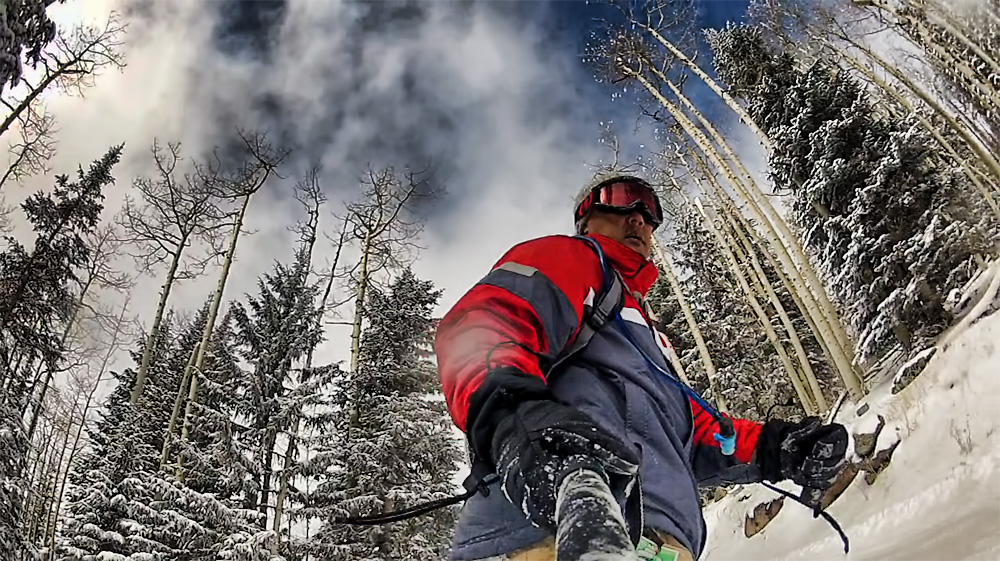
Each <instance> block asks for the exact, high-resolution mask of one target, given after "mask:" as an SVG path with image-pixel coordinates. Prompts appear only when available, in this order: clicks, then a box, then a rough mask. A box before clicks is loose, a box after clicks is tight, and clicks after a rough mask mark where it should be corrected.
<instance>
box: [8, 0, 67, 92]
mask: <svg viewBox="0 0 1000 561" xmlns="http://www.w3.org/2000/svg"><path fill="white" fill-rule="evenodd" d="M54 2H55V0H5V1H4V3H3V8H2V9H0V91H3V89H4V88H5V87H7V86H8V85H10V86H14V85H16V84H17V83H18V82H19V81H20V80H21V75H22V73H23V69H24V64H25V63H27V64H30V65H32V66H34V65H36V64H38V63H39V62H40V61H41V60H42V50H43V49H44V48H45V46H46V45H48V44H49V43H50V42H51V41H52V40H53V39H55V38H56V24H55V23H53V22H52V20H51V19H49V16H48V14H46V13H45V10H46V8H48V7H49V5H51V4H53V3H54Z"/></svg>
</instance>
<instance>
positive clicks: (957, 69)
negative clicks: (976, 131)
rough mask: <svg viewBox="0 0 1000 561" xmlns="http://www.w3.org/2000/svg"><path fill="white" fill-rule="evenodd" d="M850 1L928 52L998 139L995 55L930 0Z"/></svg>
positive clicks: (999, 76)
mask: <svg viewBox="0 0 1000 561" xmlns="http://www.w3.org/2000/svg"><path fill="white" fill-rule="evenodd" d="M851 4H853V5H854V6H858V7H863V8H866V9H871V10H875V11H876V13H877V14H878V15H879V16H880V17H881V19H882V21H890V20H891V23H893V25H894V27H895V28H896V30H897V31H898V32H899V34H900V35H902V36H904V37H907V38H908V39H910V40H911V41H912V42H913V43H914V44H916V45H918V46H919V47H921V48H922V49H923V50H924V52H925V53H927V55H928V57H927V59H928V61H930V62H931V63H932V64H933V65H934V66H935V68H936V70H937V72H938V73H939V74H940V75H942V76H944V77H946V78H947V79H948V80H949V81H950V82H951V84H952V85H953V87H954V88H955V89H956V90H960V91H961V93H962V94H963V95H964V96H966V97H967V98H968V99H969V100H970V101H971V102H972V104H973V105H974V106H975V107H976V109H977V110H978V111H980V112H981V114H982V117H983V119H984V124H985V126H986V127H988V128H989V133H990V135H991V137H992V138H991V140H992V143H993V146H994V147H995V146H996V142H997V141H998V135H1000V130H998V124H997V123H998V122H1000V90H998V85H1000V84H998V83H997V82H1000V67H998V66H997V62H996V60H995V57H994V56H993V55H991V54H989V53H987V52H986V51H985V50H984V49H982V48H981V47H980V46H979V45H978V44H976V43H975V42H973V41H971V40H969V39H968V37H966V36H965V34H964V33H963V32H962V31H961V30H959V29H958V28H956V27H954V26H952V25H951V24H950V23H949V22H948V20H947V19H946V18H943V17H941V16H940V14H941V13H942V12H941V11H940V10H937V9H934V8H933V7H931V8H930V9H929V6H934V4H933V3H932V2H927V1H925V0H907V1H906V2H899V3H897V2H887V1H886V0H851Z"/></svg>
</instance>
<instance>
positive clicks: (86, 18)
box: [5, 0, 747, 360]
mask: <svg viewBox="0 0 1000 561" xmlns="http://www.w3.org/2000/svg"><path fill="white" fill-rule="evenodd" d="M746 3H747V2H746V1H745V0H738V1H737V0H733V1H719V0H715V1H710V0H703V1H702V2H701V3H700V5H699V14H698V17H699V25H712V26H719V25H724V23H725V21H727V20H729V19H738V18H740V17H741V14H742V13H743V12H744V11H745V9H746ZM112 11H116V12H118V13H119V14H120V15H121V17H122V18H123V19H124V21H125V22H126V23H127V25H128V32H127V34H126V36H125V44H124V46H123V49H124V52H125V56H126V60H127V67H126V68H125V69H124V70H122V71H121V72H118V71H111V72H106V73H105V74H103V75H101V76H99V77H98V78H97V80H96V83H95V85H94V87H92V88H90V89H88V90H87V91H86V95H85V97H82V98H81V97H71V96H66V95H60V94H54V95H51V96H49V99H48V104H49V108H50V110H51V111H52V112H53V113H54V115H55V117H56V119H57V121H58V128H59V132H58V143H59V144H58V154H57V157H56V158H55V160H54V161H53V162H52V167H53V172H56V173H67V172H72V171H73V170H75V168H76V167H77V166H78V165H80V164H84V165H86V164H87V163H89V162H91V161H93V160H94V159H96V158H97V157H99V156H100V155H101V154H103V153H104V152H105V151H106V150H107V148H108V147H109V146H111V145H114V144H117V143H121V142H125V152H124V156H123V160H122V163H121V164H119V166H118V167H117V168H116V170H115V175H116V177H117V178H118V181H117V184H116V186H115V187H114V188H113V189H111V190H110V191H109V196H108V200H107V212H106V214H108V215H110V214H113V213H114V212H115V211H117V209H118V207H119V205H120V202H121V200H122V198H123V197H124V195H125V194H126V193H127V192H128V191H129V185H130V184H131V182H132V181H133V179H135V178H136V177H140V176H149V175H150V173H151V161H150V157H149V146H150V145H151V143H152V142H153V140H154V139H158V140H160V141H161V142H164V141H179V142H181V143H182V147H183V149H184V152H185V154H186V155H188V156H193V157H197V156H199V155H200V154H204V153H206V152H207V151H209V150H211V149H212V148H213V147H215V146H217V145H219V144H222V143H225V142H228V141H230V140H231V139H232V134H233V132H234V131H235V128H236V127H237V126H239V127H245V128H251V129H257V130H264V131H267V133H268V135H269V137H270V138H271V140H272V141H274V142H277V143H279V144H281V145H283V146H287V147H290V148H292V149H293V150H294V152H293V154H292V157H291V158H290V159H289V160H288V161H287V162H286V166H285V167H284V169H283V170H282V174H283V176H284V178H283V179H278V180H275V181H273V182H271V183H270V184H269V185H268V186H267V187H266V188H265V190H264V191H263V192H262V193H260V194H259V195H258V196H257V197H256V198H255V199H254V201H253V202H252V203H251V206H250V210H249V212H248V216H247V226H248V230H250V231H252V232H253V233H252V235H249V236H244V237H243V238H242V239H241V240H240V242H239V243H240V245H239V248H238V249H237V257H236V263H235V265H234V268H233V272H232V273H231V278H230V281H229V284H228V285H227V288H226V298H227V300H231V299H234V298H240V297H241V296H242V295H243V294H245V293H247V292H252V291H253V290H254V287H255V283H256V278H257V276H258V275H259V274H261V273H262V272H264V271H266V270H268V269H270V268H271V266H272V265H273V263H274V261H275V260H281V259H287V258H289V256H290V255H291V251H292V249H293V248H294V243H295V235H294V234H293V233H291V232H290V231H288V227H289V226H291V225H292V224H293V223H294V222H295V220H296V219H298V218H300V217H301V216H302V213H301V209H300V208H299V206H298V204H297V203H296V202H295V201H294V199H293V198H292V196H291V195H292V186H293V185H294V183H295V182H296V181H297V180H298V179H300V178H301V176H302V174H303V173H304V172H305V171H306V170H307V169H309V168H310V167H311V166H313V165H320V166H322V173H321V176H320V177H321V183H322V185H323V188H324V190H325V192H326V194H327V196H328V197H329V202H328V203H327V205H326V207H325V211H324V212H325V214H324V217H323V218H322V222H321V228H326V229H327V231H329V232H330V233H331V234H332V233H333V232H332V231H331V230H332V228H333V226H334V224H333V218H332V216H331V215H330V214H329V213H332V212H341V213H342V210H343V204H344V202H345V201H349V200H352V199H353V198H355V197H357V195H358V194H359V186H358V178H359V176H360V174H361V173H363V171H364V170H365V169H366V168H367V167H368V166H372V167H375V168H378V167H382V166H387V165H391V166H394V168H395V169H397V170H405V169H408V168H421V167H423V166H425V165H427V164H432V165H433V166H434V167H435V169H436V170H437V175H436V179H437V181H438V183H439V184H440V185H442V186H443V187H444V188H445V189H446V195H445V196H444V197H442V198H441V199H439V200H438V201H436V202H435V203H434V204H433V205H431V206H427V207H423V208H421V214H422V216H423V217H424V218H425V222H426V227H425V230H424V232H423V234H422V236H421V238H420V240H419V241H420V245H421V246H422V247H423V248H424V249H423V250H422V251H420V253H419V255H418V256H417V257H418V260H417V261H416V262H415V263H414V266H413V267H414V270H415V272H416V273H417V275H418V276H421V277H423V278H427V279H430V280H432V281H433V282H434V283H435V284H436V285H437V286H438V287H439V288H442V289H443V290H444V293H443V296H442V298H441V302H440V305H439V309H438V310H437V313H438V314H439V315H440V314H443V313H444V311H446V310H447V308H448V307H450V306H451V305H452V304H453V303H454V302H455V301H456V300H457V299H458V298H459V297H460V296H461V295H462V294H463V293H464V292H465V291H466V290H468V289H469V288H470V287H471V286H472V285H473V284H475V282H476V281H478V280H479V279H480V278H481V277H482V276H484V275H485V274H486V273H487V272H488V271H489V268H490V267H491V266H492V264H493V263H494V262H495V261H496V260H497V259H498V258H499V257H500V256H501V255H502V254H503V252H504V251H506V250H507V249H508V248H509V247H510V246H512V245H513V244H515V243H518V242H520V241H524V240H527V239H530V238H533V237H538V236H543V235H548V234H553V233H571V230H572V220H571V212H572V211H571V205H572V200H573V197H574V195H575V194H576V192H577V191H578V190H579V188H580V187H581V186H582V185H583V184H584V183H586V181H587V180H589V179H590V177H591V176H592V174H593V166H594V165H595V164H598V163H600V162H602V161H607V160H608V159H609V158H610V157H611V152H610V151H609V150H608V149H607V148H606V147H605V146H604V145H602V144H601V142H600V137H601V132H602V129H603V128H604V127H606V126H610V127H611V129H612V130H613V131H614V132H615V133H616V134H617V135H618V137H619V140H620V142H621V145H622V148H623V154H622V160H624V161H629V160H631V159H634V158H635V157H636V156H638V155H639V154H641V153H642V152H643V151H644V150H646V149H648V147H650V146H651V145H652V144H653V136H652V133H653V131H652V129H651V128H650V126H649V125H648V123H644V122H643V121H642V120H641V119H639V118H638V111H637V110H636V107H635V105H634V104H631V103H629V102H628V101H627V100H621V99H619V100H617V101H615V100H612V93H614V90H613V89H612V88H611V87H610V86H609V85H607V84H603V83H598V82H597V81H596V80H595V79H594V76H593V72H592V71H591V69H590V68H588V67H587V66H586V65H585V64H584V63H583V62H582V60H581V55H582V54H583V50H584V48H585V46H586V41H587V37H588V32H589V30H590V29H592V28H593V26H594V25H595V24H594V21H593V18H595V17H601V16H606V15H607V13H608V12H607V10H606V9H604V11H602V9H601V7H600V6H593V5H588V4H586V3H585V2H581V1H554V2H540V1H538V2H536V1H504V0H494V1H481V0H480V1H466V2H458V1H452V0H438V1H430V2H419V3H418V2H411V1H403V0H393V1H385V2H364V3H362V2H342V1H335V0H210V1H196V0H169V1H168V0H159V1H156V0H131V1H119V0H87V1H86V2H84V1H83V0H69V1H68V2H67V3H65V4H58V5H55V6H53V7H52V8H51V9H50V12H51V13H52V14H53V16H54V18H55V19H56V21H57V23H59V24H60V25H63V26H66V25H73V24H77V23H81V22H94V23H103V22H104V21H105V20H106V18H107V17H108V14H110V13H111V12H112ZM693 95H694V96H696V97H697V96H698V95H699V93H698V92H697V91H695V92H693ZM50 184H51V177H49V178H46V177H39V178H33V179H32V180H30V181H28V182H26V184H25V185H24V186H23V187H22V188H21V189H19V190H15V189H13V188H10V189H7V190H6V191H8V192H7V193H5V196H6V197H7V202H8V204H16V203H17V202H18V197H23V196H27V194H29V193H30V192H31V191H33V190H35V189H38V188H46V187H47V186H48V185H50ZM14 191H17V192H16V193H13V192H14ZM320 252H321V256H320V263H321V264H322V262H323V259H326V258H328V257H329V255H330V246H329V244H326V245H325V246H323V247H321V248H320ZM349 257H350V256H349ZM122 266H123V267H131V266H132V265H131V262H130V261H128V260H125V261H123V263H122ZM162 273H163V272H162V271H158V274H157V275H156V276H155V277H150V278H144V279H143V280H141V281H140V290H139V291H138V292H139V294H141V295H142V296H143V297H142V298H139V299H133V310H134V312H135V313H138V314H140V317H141V318H142V319H143V321H145V322H146V325H147V326H148V325H149V322H150V319H151V317H152V313H153V310H154V309H155V305H156V294H157V292H158V291H159V286H160V283H161V282H162V280H161V278H160V277H161V276H162ZM215 273H216V272H215V271H211V272H210V273H209V274H208V275H206V276H205V277H203V278H201V279H198V280H196V281H189V282H186V283H184V284H183V285H181V286H179V287H178V291H177V292H176V293H175V294H172V295H171V301H170V305H171V306H172V307H176V308H178V309H187V310H191V309H194V308H196V307H198V306H199V305H200V304H201V303H202V302H203V301H204V300H205V299H207V298H208V296H209V295H210V292H211V289H212V288H213V287H214V284H215V282H216V274H215ZM343 296H344V293H341V294H340V297H341V298H342V297H343ZM136 300H138V301H136ZM327 336H328V337H329V341H328V342H327V343H326V344H324V346H323V347H322V348H321V349H320V353H319V354H320V355H321V356H320V360H324V359H326V360H343V359H345V358H346V357H347V347H348V345H347V342H346V331H344V330H340V328H339V327H331V328H330V331H329V332H328V333H327Z"/></svg>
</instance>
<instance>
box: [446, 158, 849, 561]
mask: <svg viewBox="0 0 1000 561" xmlns="http://www.w3.org/2000/svg"><path fill="white" fill-rule="evenodd" d="M574 219H575V223H576V230H577V236H560V235H554V236H547V237H543V238H539V239H534V240H531V241H527V242H524V243H521V244H519V245H516V246H514V247H513V248H512V249H510V250H509V251H508V252H507V253H506V254H505V255H504V256H503V257H502V258H501V259H500V260H499V261H498V262H497V264H496V265H495V266H494V267H493V269H492V271H491V272H490V273H489V274H488V275H486V277H484V278H483V279H482V280H481V281H480V282H479V283H478V284H476V285H475V286H474V287H472V288H471V289H470V290H469V291H468V292H467V293H466V294H465V295H464V296H463V297H462V298H461V299H460V300H459V301H458V302H457V303H456V304H455V306H454V307H453V308H452V309H451V310H450V311H449V312H448V314H447V315H446V316H445V317H444V318H443V319H442V320H441V323H440V325H439V327H438V333H437V337H436V341H435V347H436V353H437V359H438V371H439V376H440V379H441V384H442V388H443V391H444V395H445V398H446V400H447V404H448V408H449V411H450V413H451V417H452V419H453V421H454V423H455V425H456V426H457V427H458V428H459V429H461V430H463V431H464V432H465V434H466V436H467V440H468V445H469V451H470V456H471V458H470V459H471V461H472V474H471V475H470V477H469V480H468V481H467V487H468V488H470V492H471V489H474V488H475V487H477V486H478V487H479V488H480V491H481V492H480V493H477V494H475V495H474V496H472V497H471V498H470V499H469V500H468V501H467V502H466V505H465V507H464V508H463V510H462V514H461V517H460V520H459V522H458V526H457V528H456V532H455V534H456V535H455V542H454V545H453V549H452V559H455V560H477V559H487V558H494V559H504V560H510V561H538V560H550V559H554V558H555V554H554V530H555V520H554V516H555V509H556V506H555V501H556V493H557V489H558V486H559V483H560V481H561V480H562V477H563V476H564V475H566V474H568V473H570V472H571V471H573V470H576V469H579V468H581V467H584V468H590V469H593V470H594V471H596V472H598V473H599V474H601V475H602V477H604V478H605V479H606V482H607V483H608V484H609V486H610V488H611V489H612V490H613V491H614V493H615V497H616V499H617V500H618V501H619V503H620V504H621V506H622V508H623V511H624V515H625V519H626V521H627V523H628V525H629V530H630V533H631V534H632V537H633V543H634V544H635V545H636V546H637V547H638V548H639V550H640V551H642V552H643V555H644V556H652V555H657V554H658V555H659V557H658V559H676V560H679V561H680V560H686V561H690V560H692V559H697V558H698V556H699V555H700V554H701V552H702V549H703V547H704V544H705V523H704V520H703V518H702V513H701V507H700V503H699V497H698V489H697V487H698V485H699V484H701V485H712V484H719V483H724V482H725V483H749V482H758V481H762V480H768V481H772V482H776V481H779V480H784V479H791V480H792V481H794V482H796V483H798V484H800V485H803V486H804V487H808V488H812V489H825V488H827V487H829V485H830V484H831V483H832V481H833V480H834V479H835V478H836V476H837V474H838V472H839V471H840V469H841V467H842V466H843V465H844V462H845V453H846V449H847V431H846V430H845V428H844V427H843V426H842V425H838V424H830V425H822V424H821V423H820V422H819V421H818V420H816V419H806V420H805V421H802V422H799V423H789V422H785V421H781V420H769V421H768V422H766V423H764V424H763V425H761V424H758V423H754V422H751V421H748V420H736V419H730V418H728V417H724V416H720V415H719V414H718V412H717V411H715V410H714V408H712V407H711V405H709V404H707V403H706V402H705V401H704V400H702V399H701V398H700V397H699V396H697V394H695V393H694V392H693V391H691V390H690V388H687V387H686V386H683V385H682V384H681V383H680V382H679V381H678V380H677V379H676V377H675V376H674V374H673V371H672V370H671V368H670V366H669V364H668V363H667V362H666V360H665V359H664V355H663V353H662V352H661V350H660V349H661V346H660V345H662V344H665V341H664V340H659V341H658V340H657V338H658V337H661V336H660V335H659V334H658V333H657V332H655V331H654V330H653V329H652V328H651V327H650V320H649V319H648V314H647V313H646V311H645V304H644V302H643V297H644V295H645V294H646V292H647V291H648V290H649V288H650V286H651V285H652V284H653V282H654V281H655V280H656V277H657V269H656V267H655V265H654V264H653V263H652V262H651V261H650V259H649V256H650V249H651V247H650V244H651V242H652V236H653V231H654V230H655V229H656V227H657V226H659V225H660V223H661V222H662V221H663V212H662V209H661V207H660V203H659V200H658V198H657V196H656V194H655V192H654V191H653V189H652V188H651V187H650V185H649V184H648V183H647V182H646V181H645V180H643V179H641V178H639V177H635V176H631V175H623V174H612V175H606V176H603V177H598V178H596V179H595V180H594V181H593V182H592V183H591V184H590V185H588V186H587V187H585V188H584V189H583V190H582V191H581V192H580V195H579V196H578V197H577V199H576V207H575V209H574ZM609 270H610V274H609ZM616 275H617V276H618V278H620V279H621V280H622V281H623V282H624V290H623V291H622V292H623V293H624V294H623V303H619V304H618V306H619V307H618V308H616V309H615V310H614V312H613V315H614V318H615V319H610V318H605V317H603V316H607V315H608V314H607V311H608V306H607V305H606V304H605V299H604V296H606V295H607V293H608V292H609V286H612V287H613V286H614V283H615V280H614V277H615V276H616ZM619 286H621V285H620V284H619ZM614 297H615V295H612V296H611V297H610V298H614ZM596 312H603V313H596ZM599 316H601V317H599ZM595 317H596V318H597V319H596V320H595ZM574 343H575V345H574ZM720 421H722V423H721V424H720ZM724 426H728V427H731V428H732V429H735V442H732V440H733V439H732V437H730V442H729V444H730V445H732V444H735V450H734V451H733V450H724V447H725V446H726V442H725V440H726V436H727V435H726V434H722V433H725V432H726V430H725V428H724ZM724 452H728V455H727V453H724ZM493 474H496V475H493ZM487 483H491V484H489V485H487ZM637 496H638V497H639V500H636V497H637ZM648 558H651V557H648Z"/></svg>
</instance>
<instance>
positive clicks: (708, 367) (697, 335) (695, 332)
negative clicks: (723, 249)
mask: <svg viewBox="0 0 1000 561" xmlns="http://www.w3.org/2000/svg"><path fill="white" fill-rule="evenodd" d="M653 249H654V250H655V251H656V255H657V256H658V257H659V258H660V263H661V264H662V265H663V272H664V273H665V274H666V275H667V282H668V283H669V284H670V289H671V290H672V291H673V293H674V298H676V299H677V303H678V304H680V306H681V312H682V313H683V314H684V320H685V321H687V325H688V329H690V330H691V336H692V337H693V338H694V344H695V346H697V347H698V354H699V355H700V356H701V362H702V364H704V365H705V374H706V376H708V385H709V387H710V388H711V389H712V395H714V396H715V402H716V406H717V407H718V409H719V412H721V413H726V412H727V411H728V407H727V405H726V399H725V398H724V397H723V395H722V392H720V391H719V385H718V377H719V375H718V373H717V372H716V370H715V363H714V362H712V355H711V354H710V353H709V352H708V345H706V344H705V338H704V337H703V336H702V334H701V328H699V327H698V321H697V320H696V319H695V317H694V313H692V312H691V305H690V304H688V301H687V298H685V297H684V291H683V290H681V284H680V282H678V280H677V275H676V274H675V273H674V264H673V263H672V262H671V260H670V256H669V255H667V253H666V252H665V251H663V248H661V247H660V244H659V243H657V242H656V240H655V239H654V240H653ZM674 356H675V357H676V353H674ZM671 360H673V359H671ZM677 362H678V364H679V363H680V359H677ZM680 372H683V368H681V370H680Z"/></svg>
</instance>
